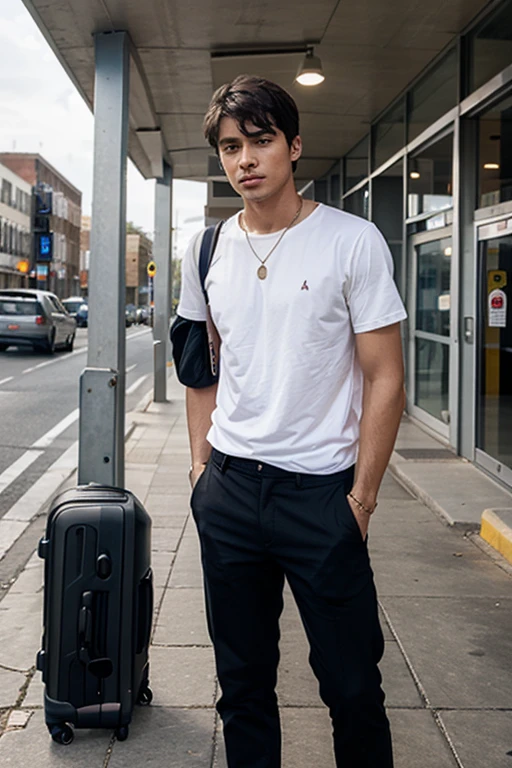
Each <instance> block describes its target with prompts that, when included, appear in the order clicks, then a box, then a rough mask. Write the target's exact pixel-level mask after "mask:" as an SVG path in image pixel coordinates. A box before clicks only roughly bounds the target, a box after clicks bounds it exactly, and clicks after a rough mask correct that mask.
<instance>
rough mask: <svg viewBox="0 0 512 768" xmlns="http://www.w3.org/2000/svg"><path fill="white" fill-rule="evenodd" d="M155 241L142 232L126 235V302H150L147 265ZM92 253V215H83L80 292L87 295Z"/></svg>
mask: <svg viewBox="0 0 512 768" xmlns="http://www.w3.org/2000/svg"><path fill="white" fill-rule="evenodd" d="M152 253H153V243H152V241H151V240H150V239H149V238H148V237H146V235H144V234H143V233H142V232H128V233H127V235H126V272H125V279H126V304H135V306H137V307H138V306H140V305H146V304H149V290H148V276H147V265H148V263H149V262H150V261H151V258H152ZM90 254H91V217H90V216H82V229H81V233H80V293H81V295H83V296H86V295H87V289H88V278H89V262H90Z"/></svg>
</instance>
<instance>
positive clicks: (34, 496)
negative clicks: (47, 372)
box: [0, 416, 133, 560]
mask: <svg viewBox="0 0 512 768" xmlns="http://www.w3.org/2000/svg"><path fill="white" fill-rule="evenodd" d="M131 418H133V416H132V417H131ZM131 418H128V420H127V424H126V427H125V439H126V436H127V435H128V434H129V432H130V429H131ZM77 467H78V440H77V441H76V442H74V443H73V445H71V446H70V447H69V448H68V450H67V451H65V452H64V453H63V454H62V456H60V458H58V459H57V461H55V462H54V463H53V464H52V465H51V467H49V468H48V469H47V470H46V472H45V473H44V474H43V475H41V477H40V478H39V480H37V481H36V482H35V483H34V485H33V486H31V488H29V490H28V491H27V492H26V493H25V494H24V495H23V496H22V497H21V498H20V499H18V501H17V502H16V503H15V504H14V505H13V506H12V507H11V508H10V509H9V511H8V512H7V513H6V514H5V515H4V516H3V517H2V518H1V519H0V560H1V559H2V558H3V557H4V555H6V554H7V552H8V551H9V550H10V548H11V547H12V546H13V544H15V543H16V542H17V540H18V539H19V538H20V536H21V535H22V533H23V532H24V531H25V530H26V529H27V528H28V526H29V525H30V523H31V522H32V520H33V519H34V518H36V517H38V516H39V515H42V514H44V513H45V512H47V507H48V503H49V502H50V501H51V499H52V498H53V496H54V495H55V493H56V491H57V490H58V489H59V488H60V486H61V485H62V483H63V482H64V481H65V480H67V479H68V477H70V476H71V475H72V474H73V472H75V470H76V469H77Z"/></svg>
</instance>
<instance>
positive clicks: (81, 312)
mask: <svg viewBox="0 0 512 768" xmlns="http://www.w3.org/2000/svg"><path fill="white" fill-rule="evenodd" d="M62 304H63V306H64V307H65V308H66V309H67V311H68V312H69V314H70V315H71V317H74V318H75V320H76V324H77V326H78V327H79V328H86V327H87V315H88V311H87V302H86V300H85V299H84V298H83V297H82V296H70V297H69V299H62Z"/></svg>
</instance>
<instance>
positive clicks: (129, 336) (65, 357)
mask: <svg viewBox="0 0 512 768" xmlns="http://www.w3.org/2000/svg"><path fill="white" fill-rule="evenodd" d="M151 330H152V329H151V328H146V329H145V330H144V331H138V332H137V333H127V334H126V340H127V341H130V339H136V338H137V337H138V336H144V334H146V333H151ZM84 352H87V347H81V348H80V349H75V350H74V351H73V352H68V353H67V354H65V355H62V356H61V357H55V358H53V359H52V360H45V361H44V362H42V363H38V364H37V365H33V366H31V367H30V368H25V370H24V371H22V373H23V374H25V373H32V371H37V370H39V369H40V368H46V367H47V366H48V365H55V363H61V362H62V361H63V360H68V359H69V358H70V357H74V356H75V355H81V354H83V353H84ZM1 383H2V382H0V384H1Z"/></svg>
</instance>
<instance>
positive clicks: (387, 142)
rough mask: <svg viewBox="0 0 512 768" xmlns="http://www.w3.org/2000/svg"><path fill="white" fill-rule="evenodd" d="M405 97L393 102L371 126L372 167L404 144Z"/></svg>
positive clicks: (382, 161)
mask: <svg viewBox="0 0 512 768" xmlns="http://www.w3.org/2000/svg"><path fill="white" fill-rule="evenodd" d="M404 122H405V99H401V100H400V101H399V102H398V104H395V106H394V107H392V108H391V109H390V110H389V111H388V112H386V114H385V115H384V117H382V118H381V119H380V120H379V122H378V123H377V124H376V125H375V126H374V127H373V162H372V168H378V167H379V165H382V163H384V162H385V161H386V160H389V158H390V157H391V156H392V155H394V154H395V152H398V151H399V150H400V149H402V147H403V146H404V144H405V128H404Z"/></svg>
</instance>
